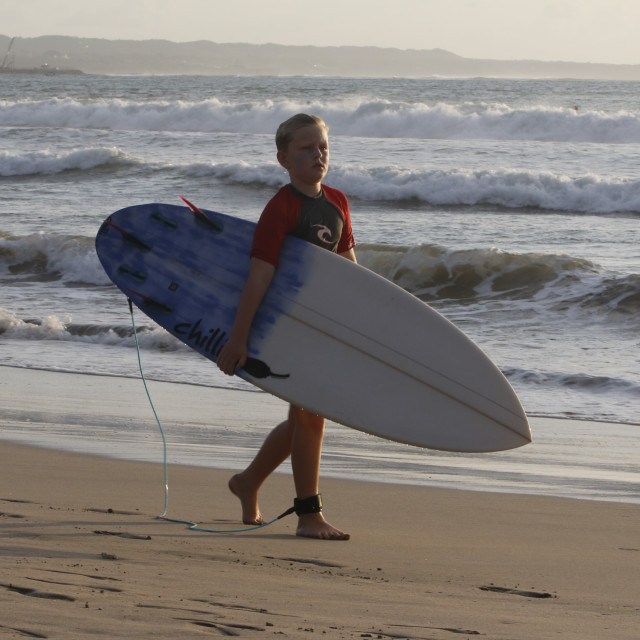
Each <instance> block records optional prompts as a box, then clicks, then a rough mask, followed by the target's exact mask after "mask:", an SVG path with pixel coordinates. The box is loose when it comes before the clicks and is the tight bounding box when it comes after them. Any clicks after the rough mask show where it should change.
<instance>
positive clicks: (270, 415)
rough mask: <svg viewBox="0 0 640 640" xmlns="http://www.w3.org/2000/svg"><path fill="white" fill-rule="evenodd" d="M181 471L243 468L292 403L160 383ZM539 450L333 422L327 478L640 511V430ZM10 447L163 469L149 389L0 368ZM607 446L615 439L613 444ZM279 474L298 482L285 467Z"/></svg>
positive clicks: (569, 428)
mask: <svg viewBox="0 0 640 640" xmlns="http://www.w3.org/2000/svg"><path fill="white" fill-rule="evenodd" d="M148 386H149V390H150V394H151V397H152V399H153V402H154V406H155V408H156V410H157V414H158V416H159V419H160V421H161V424H162V428H163V433H164V435H165V437H166V442H167V448H166V457H167V462H168V463H169V464H182V465H189V466H194V467H205V468H216V469H227V470H232V469H240V468H243V467H244V466H245V465H246V464H248V462H249V461H250V460H251V459H252V457H253V455H254V453H255V451H256V450H257V449H258V448H259V446H260V445H261V444H262V441H263V439H264V437H265V436H266V434H267V433H268V432H269V431H270V429H271V428H272V426H274V425H275V424H278V423H279V422H280V421H281V420H282V419H284V417H285V415H286V404H285V403H284V402H283V401H281V400H279V399H277V398H275V397H273V396H271V395H269V394H266V393H262V392H256V391H252V390H250V391H245V390H238V389H225V388H220V387H205V386H196V385H189V384H184V383H171V382H157V381H148ZM531 422H532V432H533V437H534V442H533V443H532V444H529V445H526V446H524V447H521V448H519V449H514V450H511V451H505V452H498V453H493V454H456V453H444V452H438V451H432V450H426V449H419V448H416V447H409V446H407V445H401V444H398V443H393V442H389V441H386V440H382V439H380V438H375V437H373V436H368V435H366V434H363V433H360V432H358V431H355V430H353V429H349V428H346V427H342V426H340V425H336V424H334V423H331V422H329V423H328V424H327V433H326V436H325V445H324V450H323V462H322V470H321V477H322V478H336V479H339V478H344V479H350V480H359V481H366V482H383V483H385V484H386V483H389V484H397V485H402V486H430V487H441V488H457V489H466V490H472V491H478V492H485V491H490V492H498V493H512V494H518V495H519V494H529V495H551V496H556V497H570V498H583V499H590V500H602V501H611V502H625V503H632V504H640V472H639V471H638V467H637V461H636V460H635V456H634V455H633V451H635V446H636V442H637V434H638V427H637V426H634V425H626V424H604V423H598V422H589V421H582V420H581V421H571V420H564V419H562V420H560V419H550V418H532V420H531ZM0 423H1V424H2V429H1V430H0V441H5V442H7V441H10V442H16V443H22V444H30V445H35V446H39V447H45V448H49V449H58V450H63V451H71V452H77V453H85V454H90V455H96V456H102V457H108V458H116V459H125V460H127V459H128V460H139V461H145V462H155V463H162V462H163V459H164V458H163V455H164V452H163V441H162V434H161V433H160V431H159V428H158V425H157V423H156V421H155V418H154V414H153V412H152V410H151V407H150V406H149V402H148V400H147V398H146V394H145V391H144V387H143V384H142V381H141V380H140V379H139V378H138V379H133V378H119V377H115V376H101V375H96V374H78V373H63V372H55V371H47V370H35V369H22V368H14V367H8V366H1V365H0ZM605 436H606V437H605ZM278 473H279V474H283V475H290V469H289V465H288V464H286V463H285V465H283V466H282V467H281V468H280V469H279V470H278Z"/></svg>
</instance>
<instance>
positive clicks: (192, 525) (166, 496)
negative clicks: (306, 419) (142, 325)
mask: <svg viewBox="0 0 640 640" xmlns="http://www.w3.org/2000/svg"><path fill="white" fill-rule="evenodd" d="M127 301H128V303H129V312H130V313H131V326H132V327H133V337H134V339H135V342H136V353H137V355H138V368H139V369H140V377H141V378H142V383H143V384H144V390H145V392H146V394H147V399H148V400H149V405H150V406H151V410H152V411H153V415H154V417H155V419H156V423H157V425H158V429H159V430H160V435H161V436H162V452H163V469H164V511H163V512H162V514H161V515H159V516H157V518H158V519H159V520H166V521H167V522H178V523H180V524H186V525H187V526H188V527H189V529H191V530H192V531H201V532H203V533H246V532H247V531H255V530H256V529H262V528H264V527H267V526H268V525H270V524H273V523H274V522H276V521H277V520H280V519H281V518H284V517H285V516H288V515H289V514H290V513H293V512H294V507H290V508H289V509H287V510H286V511H285V512H284V513H282V514H280V515H279V516H278V517H277V518H274V519H273V520H270V521H269V522H265V523H264V524H258V525H255V526H253V527H245V528H242V529H205V528H204V527H201V526H200V525H199V524H198V523H197V522H192V521H191V520H179V519H177V518H169V517H168V516H167V511H168V509H169V479H168V478H169V476H168V471H167V439H166V437H165V435H164V429H163V428H162V423H161V422H160V418H159V417H158V413H157V411H156V408H155V406H154V404H153V400H152V399H151V394H150V393H149V387H148V386H147V380H146V378H145V375H144V372H143V370H142V359H141V357H140V344H139V342H138V332H137V330H136V321H135V319H134V317H133V302H132V301H131V298H127Z"/></svg>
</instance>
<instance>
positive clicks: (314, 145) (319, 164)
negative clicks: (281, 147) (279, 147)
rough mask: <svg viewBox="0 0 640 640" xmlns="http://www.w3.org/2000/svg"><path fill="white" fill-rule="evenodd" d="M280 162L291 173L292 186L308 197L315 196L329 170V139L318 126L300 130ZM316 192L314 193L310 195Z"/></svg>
mask: <svg viewBox="0 0 640 640" xmlns="http://www.w3.org/2000/svg"><path fill="white" fill-rule="evenodd" d="M277 157H278V162H279V163H280V164H281V165H282V166H283V167H284V168H285V169H286V170H287V171H288V172H289V177H290V178H291V184H292V185H293V186H294V187H296V188H297V189H299V190H300V191H302V192H303V193H305V192H309V193H307V195H315V194H316V193H317V192H318V190H319V188H320V183H321V182H322V180H323V179H324V177H325V176H326V175H327V171H328V169H329V137H328V135H327V130H326V129H325V128H324V127H319V126H318V125H309V126H308V127H302V128H301V129H298V130H297V131H296V132H295V134H294V136H293V139H292V140H291V142H290V143H289V146H288V147H287V149H286V150H285V151H278V156H277ZM311 190H314V192H313V193H310V191H311Z"/></svg>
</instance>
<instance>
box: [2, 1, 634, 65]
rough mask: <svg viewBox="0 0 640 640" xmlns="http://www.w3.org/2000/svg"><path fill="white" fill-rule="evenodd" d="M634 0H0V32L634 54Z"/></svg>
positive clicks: (629, 60) (590, 56) (527, 55)
mask: <svg viewBox="0 0 640 640" xmlns="http://www.w3.org/2000/svg"><path fill="white" fill-rule="evenodd" d="M639 24H640V1H639V0H316V1H315V2H310V1H308V0H307V1H306V2H305V1H304V0H224V1H223V0H0V34H2V35H7V36H19V37H24V38H29V37H36V36H42V35H67V36H78V37H87V38H105V39H110V40H148V39H156V38H159V39H165V40H172V41H174V42H190V41H194V40H211V41H212V42H219V43H228V42H247V43H252V44H264V43H275V44H283V45H316V46H376V47H394V48H399V49H435V48H440V49H446V50H447V51H451V52H453V53H456V54H458V55H461V56H464V57H466V58H490V59H496V60H523V59H526V60H564V61H573V62H604V63H613V64H640V38H639V37H638V25H639Z"/></svg>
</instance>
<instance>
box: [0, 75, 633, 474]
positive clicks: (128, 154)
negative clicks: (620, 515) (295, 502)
mask: <svg viewBox="0 0 640 640" xmlns="http://www.w3.org/2000/svg"><path fill="white" fill-rule="evenodd" d="M0 88H1V91H0V194H1V198H0V283H1V291H2V295H1V298H0V354H1V358H0V364H3V365H9V366H12V367H22V368H25V367H26V368H43V369H50V370H55V371H70V372H78V373H83V372H86V373H102V374H107V375H118V376H130V377H136V376H138V375H139V374H138V370H137V366H138V365H137V360H136V354H135V343H134V339H133V337H132V331H131V322H130V318H129V314H128V307H127V304H126V300H125V298H124V296H123V295H122V294H121V293H120V292H119V291H118V290H117V289H116V288H115V287H114V286H113V285H112V284H110V282H109V280H108V279H107V277H106V275H105V274H104V272H103V271H102V269H101V267H100V265H99V262H98V260H97V257H96V255H95V251H94V237H95V234H96V232H97V229H98V227H99V225H100V223H101V221H102V220H103V219H104V218H106V217H107V216H108V215H109V214H110V213H111V212H113V211H115V210H117V209H119V208H122V207H126V206H129V205H132V204H139V203H145V202H169V203H174V204H180V202H179V201H178V199H177V196H178V195H184V196H185V197H187V198H188V199H190V200H191V201H192V202H194V203H196V204H197V205H198V206H200V207H202V208H207V209H213V210H218V211H221V212H224V213H228V214H232V215H236V216H239V217H242V218H246V219H248V220H253V221H255V220H257V218H258V216H259V215H260V212H261V210H262V208H263V207H264V205H265V203H266V202H267V201H268V199H269V198H270V197H271V196H272V195H273V194H274V193H275V191H276V190H277V189H278V188H279V187H280V186H281V185H283V184H285V183H286V180H287V176H286V173H285V172H284V170H283V169H282V168H281V167H280V166H279V165H278V163H277V161H276V159H275V145H274V132H275V129H276V128H277V126H278V124H279V123H280V122H282V121H283V120H285V119H286V118H288V117H289V116H290V115H292V114H294V113H297V112H300V111H305V112H309V113H314V114H317V115H320V116H321V117H323V118H324V119H325V120H326V122H327V123H328V124H329V126H330V141H331V168H330V171H329V174H328V175H327V178H326V184H328V185H330V186H333V187H336V188H338V189H341V190H343V191H344V192H345V193H346V194H347V195H348V197H349V200H350V205H351V211H352V219H353V228H354V234H355V237H356V241H357V243H358V245H357V248H356V254H357V257H358V260H359V262H360V264H362V265H363V266H365V267H367V268H369V269H371V270H373V271H375V272H377V273H379V274H381V275H383V276H385V277H386V278H388V279H390V280H392V281H394V282H396V283H397V284H399V285H400V286H402V287H404V288H405V289H407V290H408V291H410V292H411V293H413V294H414V295H416V296H418V297H419V298H421V299H422V300H424V301H425V302H427V303H428V304H430V305H432V306H433V307H434V308H436V309H437V310H438V311H439V312H441V313H443V314H444V315H445V316H446V317H447V318H449V319H450V320H451V321H453V322H454V323H455V324H457V325H458V326H459V327H460V328H461V329H462V330H463V331H465V333H467V334H468V335H469V336H470V337H471V338H472V339H473V340H474V341H475V342H477V343H478V345H479V346H480V347H481V348H482V349H483V350H484V351H485V352H486V353H487V354H488V355H489V356H490V357H491V358H492V359H493V360H494V361H495V362H496V363H497V365H498V366H499V367H500V368H501V369H502V371H503V372H504V373H505V375H506V376H507V378H508V379H509V380H510V382H511V384H512V385H513V387H514V388H515V390H516V392H517V393H518V395H519V396H520V398H521V400H522V403H523V405H524V407H525V410H526V411H527V412H528V413H529V414H530V415H531V416H534V417H536V416H544V417H550V418H553V419H564V418H572V419H578V420H579V419H585V420H596V421H599V423H600V425H602V426H600V427H599V429H601V430H603V431H604V432H605V435H606V434H610V435H611V436H612V437H613V436H615V434H616V429H621V428H624V429H625V430H626V431H625V433H629V431H628V430H629V429H631V430H632V433H634V431H633V430H634V429H636V430H637V433H638V434H640V425H639V423H640V419H639V418H638V412H637V407H638V401H639V400H640V374H639V364H638V354H639V347H640V331H639V330H640V230H639V224H640V177H639V174H638V169H639V162H638V157H639V151H640V107H639V106H638V105H639V104H640V102H639V100H638V98H639V97H640V83H635V82H611V81H595V80H587V81H585V80H580V81H578V80H546V79H540V80H518V79H490V78H486V79H483V78H468V79H452V78H426V79H403V78H392V79H357V78H308V77H202V76H153V77H152V76H131V77H125V76H95V75H86V76H31V75H30V76H19V75H7V76H3V77H0ZM138 330H139V340H140V345H141V349H142V353H143V358H144V366H145V374H146V375H147V376H148V377H149V378H150V379H157V380H166V381H175V382H182V383H187V384H194V385H205V386H225V387H237V388H242V389H248V388H250V387H249V385H247V384H246V383H243V382H242V381H240V380H238V379H231V378H227V377H226V376H224V375H222V374H221V373H220V372H219V371H218V370H217V369H216V367H215V366H214V365H212V364H211V363H210V362H209V361H207V360H204V359H203V358H202V357H200V356H198V355H197V354H196V353H195V352H193V351H191V350H189V349H188V348H187V347H186V346H184V345H182V344H181V343H179V342H178V341H177V340H175V339H174V338H173V337H171V336H170V335H169V334H167V333H166V332H165V331H164V330H162V329H160V328H159V327H157V326H155V325H154V324H153V323H152V322H151V321H149V320H148V319H146V318H145V317H144V316H142V314H140V315H139V317H138ZM239 410H241V409H239ZM571 424H575V423H574V422H571V421H566V425H567V427H566V428H567V429H570V428H571V427H570V425H571ZM564 435H566V436H567V437H570V434H569V433H566V434H564ZM534 436H535V433H534ZM631 441H633V440H631ZM349 446H351V445H349ZM363 451H364V449H363ZM365 457H366V456H365ZM639 458H640V456H638V455H637V454H636V452H635V451H633V450H630V451H629V459H628V463H629V464H630V465H631V466H632V467H633V466H634V465H637V462H638V460H639ZM403 464H404V463H403V462H402V461H401V460H398V461H397V462H396V467H397V470H398V474H397V475H399V477H401V476H402V469H403Z"/></svg>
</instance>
